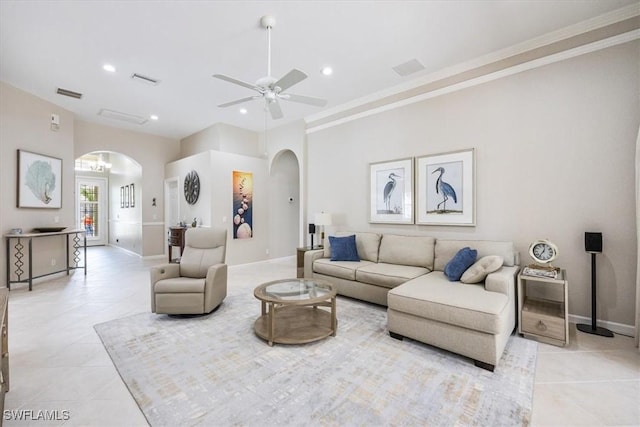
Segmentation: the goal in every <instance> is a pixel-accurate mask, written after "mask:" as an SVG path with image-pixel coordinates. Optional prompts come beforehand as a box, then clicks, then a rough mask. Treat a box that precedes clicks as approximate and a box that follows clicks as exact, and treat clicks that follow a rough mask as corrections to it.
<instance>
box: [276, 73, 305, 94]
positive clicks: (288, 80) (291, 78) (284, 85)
mask: <svg viewBox="0 0 640 427" xmlns="http://www.w3.org/2000/svg"><path fill="white" fill-rule="evenodd" d="M306 78H307V75H306V74H305V73H303V72H302V71H300V70H296V69H295V68H294V69H293V70H291V71H289V72H288V73H287V74H285V75H284V76H283V77H282V78H281V79H280V80H278V81H277V82H275V83H274V84H273V87H274V88H275V87H276V86H277V87H279V88H280V92H284V91H285V90H287V89H289V88H290V87H291V86H293V85H295V84H297V83H300V82H301V81H303V80H304V79H306Z"/></svg>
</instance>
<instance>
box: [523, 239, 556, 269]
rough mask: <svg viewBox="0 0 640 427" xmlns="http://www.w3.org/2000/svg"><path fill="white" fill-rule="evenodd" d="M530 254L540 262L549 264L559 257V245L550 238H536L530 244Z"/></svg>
mask: <svg viewBox="0 0 640 427" xmlns="http://www.w3.org/2000/svg"><path fill="white" fill-rule="evenodd" d="M529 255H531V258H533V259H534V260H535V261H536V262H538V263H540V264H548V263H550V262H551V261H553V260H554V259H556V258H557V257H558V247H557V246H556V245H554V244H553V243H551V242H550V241H549V240H546V239H541V240H536V241H535V242H533V243H531V246H529Z"/></svg>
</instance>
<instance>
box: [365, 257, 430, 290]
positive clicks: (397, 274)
mask: <svg viewBox="0 0 640 427" xmlns="http://www.w3.org/2000/svg"><path fill="white" fill-rule="evenodd" d="M428 272H429V269H427V268H424V267H415V266H410V265H397V264H385V263H382V262H380V263H377V264H375V263H371V264H370V265H367V266H363V267H360V268H358V269H357V270H356V280H357V281H358V282H362V283H369V284H372V285H377V286H382V287H385V288H394V287H396V286H398V285H401V284H402V283H404V282H406V281H407V280H411V279H413V278H415V277H418V276H422V275H423V274H427V273H428Z"/></svg>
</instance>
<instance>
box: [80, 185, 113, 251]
mask: <svg viewBox="0 0 640 427" xmlns="http://www.w3.org/2000/svg"><path fill="white" fill-rule="evenodd" d="M106 190H107V180H106V178H87V177H77V178H76V195H77V200H76V218H77V219H76V224H77V226H78V227H79V228H83V229H84V230H85V231H86V233H87V245H88V246H97V245H104V244H106V239H107V235H108V233H107V227H106V224H107V196H108V195H107V191H106Z"/></svg>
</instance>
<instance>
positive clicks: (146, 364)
mask: <svg viewBox="0 0 640 427" xmlns="http://www.w3.org/2000/svg"><path fill="white" fill-rule="evenodd" d="M337 310H338V332H337V335H336V336H335V337H328V338H326V339H324V340H322V341H318V342H315V343H311V344H305V345H278V344H276V345H274V346H273V347H269V346H268V345H267V344H266V343H265V342H264V341H263V340H261V339H260V338H258V337H256V335H255V334H254V332H253V323H254V321H255V319H256V318H257V317H258V315H259V313H260V303H259V301H258V300H256V299H255V298H254V297H253V293H252V290H251V289H235V290H232V289H230V294H229V295H228V296H227V298H226V299H225V301H224V303H223V304H222V305H221V306H220V307H219V308H218V309H217V310H216V311H214V312H213V313H212V314H210V315H207V316H203V317H195V318H176V317H170V316H165V315H155V314H151V313H142V314H137V315H134V316H130V317H126V318H122V319H118V320H113V321H110V322H106V323H102V324H99V325H96V326H95V330H96V331H97V333H98V335H99V336H100V338H101V339H102V342H103V344H104V346H105V348H106V349H107V351H108V353H109V355H110V356H111V359H112V360H113V363H114V365H115V366H116V368H117V370H118V372H119V373H120V376H121V377H122V380H123V381H124V382H125V384H126V385H127V387H128V388H129V391H130V392H131V394H132V395H133V397H134V399H135V400H136V402H137V403H138V406H139V407H140V409H141V410H142V412H143V413H144V415H145V417H146V418H147V421H148V422H149V423H150V424H151V425H152V426H179V425H180V426H182V425H184V426H230V425H234V426H236V425H242V426H276V425H278V426H288V425H291V426H297V425H299V426H309V425H319V426H325V425H326V426H351V425H362V426H365V425H366V426H383V425H384V426H387V425H420V426H425V425H429V426H467V425H469V426H472V425H476V426H520V425H528V424H529V423H530V420H531V405H532V394H533V377H534V371H535V364H536V355H537V344H536V343H535V342H533V341H528V340H525V339H523V338H520V337H518V336H516V335H514V336H512V337H511V338H510V339H509V343H508V344H507V348H506V350H505V353H504V355H503V357H502V359H501V360H500V363H499V365H498V366H497V367H496V370H495V372H494V373H491V372H488V371H485V370H483V369H480V368H477V367H475V366H474V365H473V362H472V361H471V360H469V359H467V358H465V357H462V356H458V355H455V354H452V353H449V352H446V351H442V350H439V349H436V348H433V347H431V346H428V345H425V344H422V343H418V342H415V341H412V340H408V339H405V340H404V341H398V340H396V339H393V338H391V337H390V336H389V334H388V332H387V330H386V311H385V309H384V308H383V307H380V306H376V305H371V304H368V303H364V302H360V301H357V300H352V299H348V298H341V297H338V302H337Z"/></svg>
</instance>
